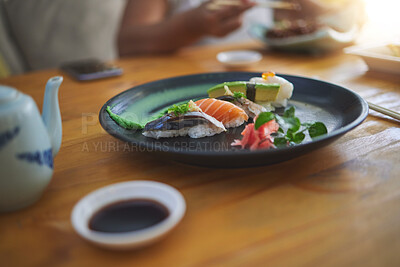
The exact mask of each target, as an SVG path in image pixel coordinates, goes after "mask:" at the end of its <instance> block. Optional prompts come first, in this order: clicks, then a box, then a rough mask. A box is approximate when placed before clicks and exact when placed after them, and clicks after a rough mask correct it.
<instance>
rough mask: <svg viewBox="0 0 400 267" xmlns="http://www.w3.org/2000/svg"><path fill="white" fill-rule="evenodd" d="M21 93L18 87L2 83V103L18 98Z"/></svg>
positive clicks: (0, 86) (0, 102) (0, 94)
mask: <svg viewBox="0 0 400 267" xmlns="http://www.w3.org/2000/svg"><path fill="white" fill-rule="evenodd" d="M18 95H19V93H18V91H17V90H16V89H14V88H12V87H9V86H4V85H0V105H1V104H7V103H10V102H12V101H14V100H16V99H17V97H18Z"/></svg>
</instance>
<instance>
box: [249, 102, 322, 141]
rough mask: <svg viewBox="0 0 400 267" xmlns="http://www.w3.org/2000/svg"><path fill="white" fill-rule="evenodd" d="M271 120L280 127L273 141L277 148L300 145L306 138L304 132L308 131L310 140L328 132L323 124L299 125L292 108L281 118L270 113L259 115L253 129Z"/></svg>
mask: <svg viewBox="0 0 400 267" xmlns="http://www.w3.org/2000/svg"><path fill="white" fill-rule="evenodd" d="M273 119H275V120H276V122H277V123H278V124H279V126H280V128H279V130H278V133H277V136H276V137H275V139H274V145H275V146H277V147H285V146H288V145H293V144H300V143H301V142H303V140H304V138H305V137H306V135H305V133H304V132H306V131H308V134H309V135H310V137H311V138H312V139H314V138H316V137H318V136H321V135H323V134H326V133H327V132H328V130H327V128H326V126H325V124H323V123H322V122H313V123H301V122H300V119H299V118H297V117H296V116H295V108H294V107H290V108H288V109H286V110H285V112H284V114H283V115H282V116H279V115H278V114H274V113H272V112H262V113H260V114H259V115H258V117H257V120H256V121H255V123H254V128H255V129H256V130H257V129H258V128H260V127H261V125H263V124H264V123H267V122H269V121H270V120H273Z"/></svg>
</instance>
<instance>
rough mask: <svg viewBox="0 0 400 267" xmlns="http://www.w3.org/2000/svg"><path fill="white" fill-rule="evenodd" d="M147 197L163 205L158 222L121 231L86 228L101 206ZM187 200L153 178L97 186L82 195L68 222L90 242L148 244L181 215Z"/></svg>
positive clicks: (126, 246) (116, 247) (122, 245)
mask: <svg viewBox="0 0 400 267" xmlns="http://www.w3.org/2000/svg"><path fill="white" fill-rule="evenodd" d="M132 199H148V200H152V201H155V202H158V203H160V204H162V205H163V206H165V207H166V208H167V209H168V211H169V215H168V216H167V217H166V218H165V219H164V220H163V221H161V222H159V223H157V224H155V225H153V226H150V227H147V228H144V229H141V230H135V231H130V232H123V233H106V232H98V231H94V230H92V229H90V228H89V221H90V219H91V218H92V216H93V215H94V214H95V213H96V212H97V211H99V210H101V209H102V208H103V207H105V206H107V205H110V204H113V203H116V202H119V201H125V200H132ZM185 211H186V203H185V199H184V198H183V196H182V194H181V193H180V192H179V191H178V190H176V189H175V188H173V187H171V186H169V185H166V184H163V183H159V182H153V181H130V182H122V183H116V184H112V185H109V186H106V187H103V188H100V189H98V190H96V191H93V192H92V193H90V194H88V195H87V196H85V197H84V198H82V199H81V200H80V201H79V202H78V203H77V204H76V205H75V207H74V208H73V210H72V214H71V222H72V226H73V227H74V229H75V231H76V232H77V233H78V234H79V235H80V236H81V237H82V238H84V239H86V240H88V241H89V242H91V243H93V244H95V245H98V246H101V247H104V248H108V249H114V250H127V249H134V248H139V247H143V246H146V245H150V244H151V243H154V242H156V241H158V240H159V239H160V238H162V237H164V236H165V235H166V234H167V233H169V232H170V231H171V230H172V229H173V228H174V227H175V226H176V225H177V224H178V223H179V222H180V221H181V219H182V217H183V216H184V214H185Z"/></svg>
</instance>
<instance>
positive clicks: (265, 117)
mask: <svg viewBox="0 0 400 267" xmlns="http://www.w3.org/2000/svg"><path fill="white" fill-rule="evenodd" d="M273 119H275V114H274V113H272V112H261V113H260V114H259V115H258V117H257V120H256V122H255V123H254V128H255V129H256V130H257V129H258V128H260V127H261V125H263V124H264V123H267V122H269V121H271V120H273Z"/></svg>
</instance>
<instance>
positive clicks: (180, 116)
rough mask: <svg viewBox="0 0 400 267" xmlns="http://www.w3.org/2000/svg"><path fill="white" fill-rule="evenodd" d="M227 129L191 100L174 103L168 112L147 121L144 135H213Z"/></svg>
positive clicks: (160, 136)
mask: <svg viewBox="0 0 400 267" xmlns="http://www.w3.org/2000/svg"><path fill="white" fill-rule="evenodd" d="M224 131H226V129H225V127H224V125H223V124H222V123H221V122H220V121H218V120H216V119H215V118H213V117H211V116H210V115H207V114H206V113H204V112H202V110H201V109H200V108H199V107H198V106H197V105H196V104H195V103H194V102H193V101H192V100H190V101H189V102H188V103H187V104H182V105H179V106H176V105H174V106H173V107H172V108H171V109H169V111H168V113H167V114H165V115H164V116H162V117H161V118H158V119H156V120H154V121H151V122H149V123H147V124H146V125H145V126H144V129H143V133H142V134H143V135H144V136H146V137H151V138H155V139H159V138H164V137H176V136H186V135H189V136H190V137H191V138H201V137H205V136H213V135H215V134H219V133H222V132H224Z"/></svg>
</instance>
